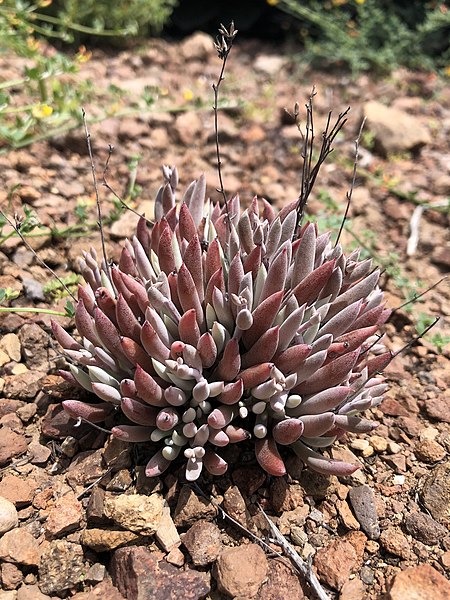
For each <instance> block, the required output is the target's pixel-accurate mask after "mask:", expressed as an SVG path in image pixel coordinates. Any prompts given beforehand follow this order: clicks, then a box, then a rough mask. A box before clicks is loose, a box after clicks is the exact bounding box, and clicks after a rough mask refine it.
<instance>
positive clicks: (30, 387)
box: [4, 371, 43, 400]
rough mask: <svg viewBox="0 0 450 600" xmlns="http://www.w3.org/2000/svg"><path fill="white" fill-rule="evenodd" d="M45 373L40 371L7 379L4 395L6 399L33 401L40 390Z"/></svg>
mask: <svg viewBox="0 0 450 600" xmlns="http://www.w3.org/2000/svg"><path fill="white" fill-rule="evenodd" d="M42 377H43V373H41V372H40V371H27V372H26V373H21V374H18V375H7V376H6V377H5V389H4V394H5V396H6V398H22V399H30V400H31V399H32V398H34V397H35V396H36V394H37V393H38V392H39V390H40V381H41V379H42Z"/></svg>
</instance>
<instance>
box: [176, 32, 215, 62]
mask: <svg viewBox="0 0 450 600" xmlns="http://www.w3.org/2000/svg"><path fill="white" fill-rule="evenodd" d="M180 51H181V54H182V55H183V57H184V58H185V59H186V60H199V61H202V62H203V61H208V60H209V59H210V58H211V56H213V55H214V54H215V50H214V40H213V38H212V37H211V36H210V35H208V34H207V33H203V32H200V31H199V32H197V33H194V34H193V35H191V36H189V37H187V38H186V39H185V40H184V41H183V43H182V44H181V45H180Z"/></svg>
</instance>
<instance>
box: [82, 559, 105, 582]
mask: <svg viewBox="0 0 450 600" xmlns="http://www.w3.org/2000/svg"><path fill="white" fill-rule="evenodd" d="M105 575H106V567H105V565H102V564H101V563H95V564H93V565H91V566H90V567H89V571H88V572H87V573H86V582H87V583H100V582H101V581H103V580H104V579H105Z"/></svg>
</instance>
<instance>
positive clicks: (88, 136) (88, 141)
mask: <svg viewBox="0 0 450 600" xmlns="http://www.w3.org/2000/svg"><path fill="white" fill-rule="evenodd" d="M81 111H82V115H83V125H84V132H85V136H86V144H87V148H88V153H89V160H90V161H91V171H92V181H93V183H94V191H95V202H96V204H97V215H98V227H99V229H100V238H101V241H102V254H103V261H104V263H105V273H106V276H107V277H108V279H109V281H110V283H111V285H112V279H111V273H110V272H109V265H108V255H107V254H106V244H105V234H104V231H103V215H102V206H101V203H100V196H99V193H98V184H97V175H96V174H95V164H94V156H93V153H92V145H91V134H90V133H89V129H88V125H87V120H86V111H85V110H84V108H82V109H81Z"/></svg>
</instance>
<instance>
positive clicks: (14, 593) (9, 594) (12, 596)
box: [0, 590, 17, 600]
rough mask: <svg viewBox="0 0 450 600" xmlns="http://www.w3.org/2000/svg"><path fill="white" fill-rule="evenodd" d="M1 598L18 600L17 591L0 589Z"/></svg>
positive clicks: (1, 599) (0, 599) (2, 599)
mask: <svg viewBox="0 0 450 600" xmlns="http://www.w3.org/2000/svg"><path fill="white" fill-rule="evenodd" d="M0 600H17V591H16V590H11V591H9V592H1V591H0Z"/></svg>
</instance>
